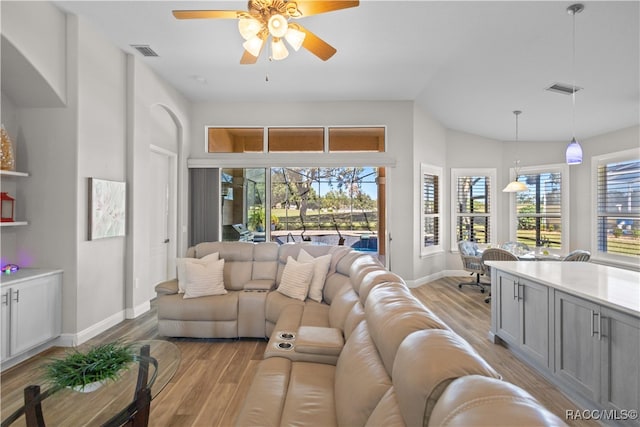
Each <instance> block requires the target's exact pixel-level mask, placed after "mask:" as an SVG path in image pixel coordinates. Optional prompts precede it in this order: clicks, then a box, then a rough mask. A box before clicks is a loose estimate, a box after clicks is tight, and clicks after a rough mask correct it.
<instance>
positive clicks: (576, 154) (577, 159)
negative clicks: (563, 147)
mask: <svg viewBox="0 0 640 427" xmlns="http://www.w3.org/2000/svg"><path fill="white" fill-rule="evenodd" d="M566 157H567V164H568V165H579V164H580V163H582V147H581V146H580V144H579V143H578V141H576V139H575V138H572V139H571V142H570V143H569V145H567V152H566Z"/></svg>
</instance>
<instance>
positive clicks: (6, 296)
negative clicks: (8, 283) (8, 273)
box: [2, 292, 9, 305]
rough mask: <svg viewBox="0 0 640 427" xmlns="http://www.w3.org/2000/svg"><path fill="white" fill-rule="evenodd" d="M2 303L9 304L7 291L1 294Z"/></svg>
mask: <svg viewBox="0 0 640 427" xmlns="http://www.w3.org/2000/svg"><path fill="white" fill-rule="evenodd" d="M2 305H9V292H5V293H4V294H2Z"/></svg>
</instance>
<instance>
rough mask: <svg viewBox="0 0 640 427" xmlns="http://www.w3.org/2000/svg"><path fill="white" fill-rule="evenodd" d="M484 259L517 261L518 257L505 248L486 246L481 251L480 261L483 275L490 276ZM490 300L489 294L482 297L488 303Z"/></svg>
mask: <svg viewBox="0 0 640 427" xmlns="http://www.w3.org/2000/svg"><path fill="white" fill-rule="evenodd" d="M485 261H518V257H517V256H515V255H514V254H513V253H511V252H509V251H508V250H506V249H501V248H487V249H485V250H484V251H483V252H482V257H480V262H481V263H482V269H483V270H484V274H485V276H487V277H489V278H491V267H489V266H488V265H486V264H485ZM490 301H491V295H489V296H488V297H486V298H485V299H484V302H486V303H489V302H490Z"/></svg>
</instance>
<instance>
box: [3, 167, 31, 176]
mask: <svg viewBox="0 0 640 427" xmlns="http://www.w3.org/2000/svg"><path fill="white" fill-rule="evenodd" d="M0 175H6V176H29V173H28V172H17V171H6V170H2V169H0Z"/></svg>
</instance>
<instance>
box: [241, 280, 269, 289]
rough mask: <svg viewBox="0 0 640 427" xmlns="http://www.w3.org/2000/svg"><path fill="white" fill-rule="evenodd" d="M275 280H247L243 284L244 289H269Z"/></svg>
mask: <svg viewBox="0 0 640 427" xmlns="http://www.w3.org/2000/svg"><path fill="white" fill-rule="evenodd" d="M275 285H276V282H275V280H271V279H255V280H249V281H248V282H247V283H245V284H244V287H243V290H245V291H271V290H273V289H274V288H275Z"/></svg>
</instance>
